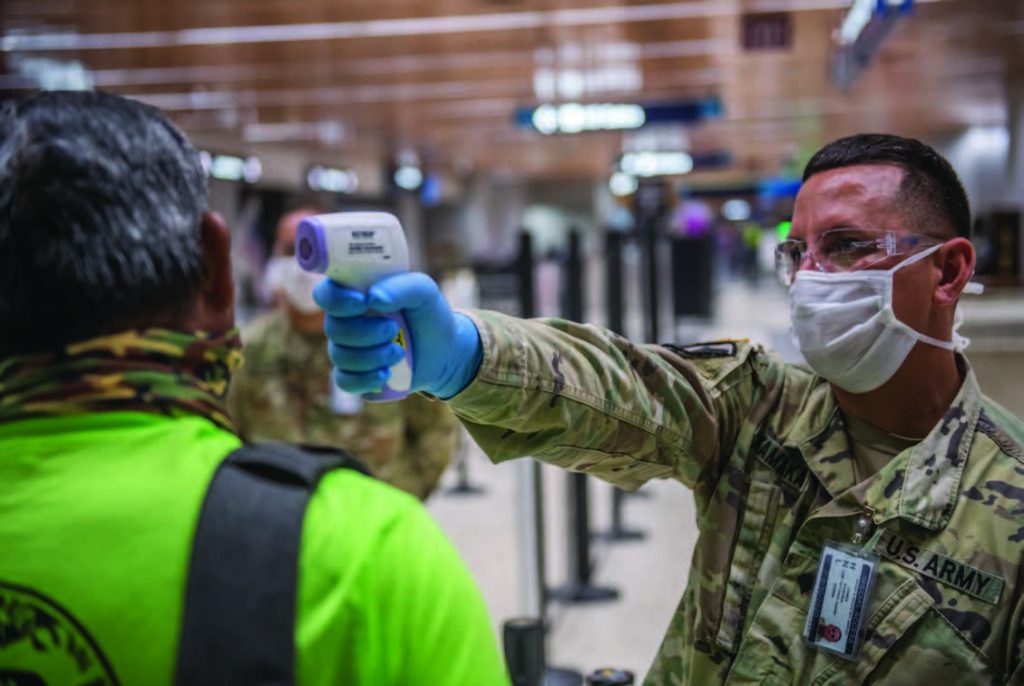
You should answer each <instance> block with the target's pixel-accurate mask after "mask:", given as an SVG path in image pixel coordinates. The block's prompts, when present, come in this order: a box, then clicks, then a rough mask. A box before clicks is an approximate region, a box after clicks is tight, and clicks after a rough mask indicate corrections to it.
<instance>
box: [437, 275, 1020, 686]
mask: <svg viewBox="0 0 1024 686" xmlns="http://www.w3.org/2000/svg"><path fill="white" fill-rule="evenodd" d="M716 305H717V307H716V310H717V312H719V313H720V314H719V316H718V317H717V318H716V320H715V321H713V322H703V323H695V324H687V325H682V326H680V327H678V329H677V331H676V332H675V333H676V336H675V338H676V339H677V340H679V341H694V340H711V339H716V338H723V337H736V336H744V337H750V338H752V339H755V340H759V341H761V342H764V343H766V344H767V345H769V346H770V347H773V348H775V349H776V350H778V351H779V353H780V354H781V355H782V356H783V358H784V359H790V360H792V359H795V357H796V356H797V355H796V351H795V349H794V348H793V346H792V344H791V343H790V341H789V336H788V333H787V329H786V327H787V326H788V321H789V317H788V313H787V309H786V300H785V293H784V292H783V291H782V290H781V289H780V288H777V287H775V286H774V284H769V283H768V282H767V279H766V280H765V283H764V284H763V285H762V286H761V287H760V288H752V287H750V286H747V285H743V284H739V283H737V284H732V285H725V286H723V287H722V289H720V291H719V293H718V300H717V303H716ZM964 311H965V314H966V322H965V324H964V327H963V332H964V333H965V334H966V335H967V336H969V337H970V338H972V344H971V348H970V350H969V355H968V356H969V358H970V360H971V362H972V364H973V366H974V369H975V371H976V373H977V375H978V377H979V380H980V382H981V385H982V388H983V389H985V391H986V392H987V393H988V394H989V395H991V396H992V397H994V398H996V399H997V400H998V401H999V402H1001V403H1002V404H1003V405H1005V406H1006V407H1008V408H1009V409H1011V410H1012V411H1013V412H1015V413H1016V414H1017V415H1018V416H1024V292H1022V291H1020V290H1015V291H999V290H992V291H990V292H989V293H987V294H986V295H984V296H980V297H970V298H969V299H965V302H964ZM469 458H470V475H471V480H472V481H473V482H474V483H476V484H478V485H481V486H483V487H484V488H485V489H486V492H485V493H484V494H483V495H475V496H454V495H448V494H446V493H445V492H444V489H442V490H441V491H440V492H439V493H438V494H436V495H435V496H434V497H433V498H432V500H431V501H430V503H429V505H428V509H429V510H430V511H431V513H432V514H433V515H434V516H435V517H436V518H437V520H438V521H439V522H440V524H441V526H442V527H443V528H444V530H445V531H446V532H447V533H448V535H449V537H450V538H451V539H452V541H453V542H454V543H455V545H456V547H458V549H459V551H460V552H461V554H462V556H463V558H464V559H465V560H466V562H467V564H468V565H469V567H470V569H471V570H472V572H473V574H474V575H475V577H476V579H477V581H478V583H479V585H480V587H481V590H482V591H483V595H484V597H485V599H486V601H487V604H488V606H489V609H490V612H491V615H492V618H493V620H494V624H495V631H496V632H500V627H501V623H502V622H503V621H504V620H505V619H508V618H510V617H514V616H521V615H523V614H524V613H527V612H528V608H529V604H528V603H529V590H528V589H527V588H526V583H527V579H528V578H530V577H528V575H529V571H528V569H529V568H528V564H529V563H528V562H524V560H523V556H522V554H521V552H522V550H523V543H522V539H521V531H520V525H519V522H520V521H522V520H523V519H524V517H525V515H524V514H523V512H524V506H523V505H522V499H521V494H522V489H523V484H524V483H526V479H525V472H526V470H525V469H524V466H523V463H524V461H522V460H517V461H514V462H512V463H506V464H503V465H500V466H493V465H491V464H490V462H488V461H487V459H486V458H485V457H484V456H483V455H482V454H481V453H480V451H479V450H478V449H477V448H476V447H475V446H472V447H471V450H470V452H469ZM453 472H454V470H450V471H449V473H448V474H446V476H445V486H449V485H451V484H452V483H453V482H454V480H455V474H454V473H453ZM565 478H566V475H565V474H564V473H563V472H561V471H560V470H556V469H553V468H549V467H545V468H544V481H545V502H546V505H547V507H546V532H547V556H548V565H547V567H548V580H549V583H550V584H553V585H557V584H559V583H561V582H563V581H564V580H565V579H566V576H567V573H566V568H567V562H566V550H567V536H566V531H567V524H566V498H565V492H566V486H565ZM644 491H646V492H647V493H648V495H649V497H647V498H635V497H629V498H627V499H626V504H625V519H626V523H627V524H628V525H629V526H631V527H633V528H639V529H643V530H644V531H645V532H646V534H647V537H646V539H645V540H643V541H640V542H626V543H616V544H608V543H603V542H600V543H596V544H595V546H594V549H593V551H594V558H595V561H596V572H595V580H596V582H598V583H599V584H603V585H609V586H613V587H615V588H617V589H618V590H619V592H620V598H619V599H618V600H616V601H613V602H607V603H595V604H590V605H568V606H566V605H560V604H557V603H556V604H554V605H553V606H552V611H551V621H552V632H551V635H550V640H549V646H548V661H549V664H552V665H556V666H560V667H571V668H574V669H576V670H579V671H588V670H593V669H596V668H598V667H602V666H615V667H621V668H626V669H630V670H632V671H634V672H635V673H636V674H637V677H638V683H639V680H640V679H641V678H642V675H643V674H644V673H645V672H646V670H647V668H648V666H649V665H650V663H651V660H652V659H653V657H654V654H655V652H656V650H657V648H658V644H659V642H660V640H661V636H662V634H663V632H664V630H665V628H666V626H667V625H668V622H669V619H670V617H671V616H672V612H673V611H674V609H675V606H676V604H677V602H678V601H679V598H680V596H681V595H682V591H683V588H684V586H685V584H686V577H687V573H688V570H689V564H690V556H691V551H692V548H693V544H694V542H695V541H696V537H697V530H696V526H695V524H694V504H693V498H692V496H691V494H690V493H689V491H687V490H686V489H685V488H683V487H682V486H681V485H679V484H677V483H676V482H673V481H656V482H652V483H650V484H648V485H647V486H645V487H644ZM610 500H611V492H610V488H609V487H608V486H607V485H605V484H603V483H601V482H598V481H596V480H591V484H590V501H591V527H592V529H594V530H604V529H605V528H607V526H608V523H609V516H610Z"/></svg>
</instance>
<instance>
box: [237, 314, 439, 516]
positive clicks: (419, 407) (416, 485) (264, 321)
mask: <svg viewBox="0 0 1024 686" xmlns="http://www.w3.org/2000/svg"><path fill="white" fill-rule="evenodd" d="M242 341H243V342H244V344H245V349H244V359H245V362H244V364H243V365H242V367H241V369H239V370H237V371H236V372H235V375H234V377H233V379H232V381H231V386H230V390H229V392H228V410H229V412H230V414H231V417H232V419H234V421H235V423H236V425H237V426H238V429H239V431H240V433H241V434H242V436H244V437H245V438H247V439H248V440H276V441H287V442H290V443H307V444H320V445H330V446H335V447H340V448H343V449H345V450H348V451H349V452H351V453H352V454H353V455H355V456H357V457H358V458H359V459H361V460H362V461H363V462H365V463H366V464H367V466H369V467H370V469H371V470H372V471H373V472H374V474H375V475H376V476H377V477H378V478H380V479H382V480H384V481H386V482H388V483H390V484H392V485H394V486H397V487H398V488H401V489H402V490H405V491H407V492H409V493H412V494H413V495H415V496H417V497H419V498H421V499H422V498H426V497H427V496H428V495H429V494H430V492H431V491H433V489H434V487H435V486H436V485H437V482H438V481H439V480H440V478H441V474H442V473H443V472H444V470H445V469H446V468H447V466H448V463H449V461H450V460H451V456H452V453H453V452H454V451H455V448H456V443H457V440H458V422H456V421H455V418H454V417H453V416H452V414H451V412H449V411H448V409H447V408H446V407H445V405H444V403H441V402H438V401H435V400H431V399H429V398H427V397H425V396H422V395H418V394H417V395H412V396H409V397H408V398H406V399H405V400H403V401H401V402H397V403H364V404H362V407H361V408H359V409H357V410H356V411H355V412H353V413H350V414H344V413H340V412H338V411H335V409H334V407H332V401H331V394H332V385H333V382H332V381H331V370H332V368H331V361H330V359H328V357H327V338H326V337H325V336H323V334H312V335H310V334H303V333H300V332H298V331H296V330H295V329H294V328H293V327H292V326H291V324H290V322H289V321H288V317H287V314H286V313H285V312H284V311H282V310H278V311H274V312H272V313H270V314H267V315H265V316H263V317H260V318H258V319H256V320H254V321H253V322H251V323H250V324H249V326H247V327H246V328H245V329H244V330H243V331H242Z"/></svg>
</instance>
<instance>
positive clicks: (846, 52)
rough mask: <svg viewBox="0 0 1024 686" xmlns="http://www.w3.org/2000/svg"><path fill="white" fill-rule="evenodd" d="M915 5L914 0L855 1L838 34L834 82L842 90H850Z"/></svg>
mask: <svg viewBox="0 0 1024 686" xmlns="http://www.w3.org/2000/svg"><path fill="white" fill-rule="evenodd" d="M913 6H914V1H913V0H854V2H853V5H851V7H850V10H849V11H848V12H847V13H846V16H845V17H844V18H843V23H842V24H841V25H840V26H839V30H838V31H836V46H835V49H834V51H833V53H832V63H831V72H832V81H833V82H834V83H835V84H836V85H837V86H839V87H840V88H843V89H845V88H849V87H850V86H851V85H852V84H853V82H854V81H856V80H857V77H859V76H860V75H861V74H862V73H863V72H864V70H865V69H867V68H868V65H869V64H871V60H872V59H873V58H874V56H875V55H876V54H878V50H879V49H880V48H881V46H882V43H883V42H884V41H885V39H886V38H887V37H888V36H889V34H890V33H891V32H892V30H893V27H894V26H895V25H896V23H897V22H898V21H899V20H900V19H902V18H903V17H905V16H907V15H908V14H909V13H910V11H911V9H913Z"/></svg>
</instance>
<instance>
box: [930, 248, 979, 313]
mask: <svg viewBox="0 0 1024 686" xmlns="http://www.w3.org/2000/svg"><path fill="white" fill-rule="evenodd" d="M935 260H936V266H937V267H938V268H939V282H938V284H937V285H936V287H935V295H934V296H933V302H934V303H935V304H936V305H944V306H952V305H955V304H956V302H957V300H958V299H959V298H960V294H961V293H962V292H963V290H964V287H965V286H966V285H967V282H968V281H970V280H971V277H972V276H974V262H975V255H974V246H973V245H971V242H970V241H969V240H967V239H966V238H954V239H953V240H951V241H947V242H946V243H945V244H944V245H943V246H942V247H941V248H940V249H939V250H938V251H937V252H936V253H935Z"/></svg>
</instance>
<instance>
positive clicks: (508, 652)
mask: <svg viewBox="0 0 1024 686" xmlns="http://www.w3.org/2000/svg"><path fill="white" fill-rule="evenodd" d="M503 633H504V636H503V638H504V644H505V664H506V665H507V666H508V675H509V677H510V678H511V681H512V686H544V663H545V655H544V623H543V622H542V621H541V620H539V619H510V620H508V621H507V622H505V626H504V631H503Z"/></svg>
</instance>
